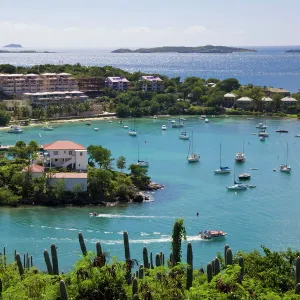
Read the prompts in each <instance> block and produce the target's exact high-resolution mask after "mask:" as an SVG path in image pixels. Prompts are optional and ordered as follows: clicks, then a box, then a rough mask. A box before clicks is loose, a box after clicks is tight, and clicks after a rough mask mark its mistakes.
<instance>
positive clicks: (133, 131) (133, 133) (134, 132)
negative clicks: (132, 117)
mask: <svg viewBox="0 0 300 300" xmlns="http://www.w3.org/2000/svg"><path fill="white" fill-rule="evenodd" d="M128 134H129V135H130V136H137V132H136V131H135V130H133V129H131V130H129V132H128Z"/></svg>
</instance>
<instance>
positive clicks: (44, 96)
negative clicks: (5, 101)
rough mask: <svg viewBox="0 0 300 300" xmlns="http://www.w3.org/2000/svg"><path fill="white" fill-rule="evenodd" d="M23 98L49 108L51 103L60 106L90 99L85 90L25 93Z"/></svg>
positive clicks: (35, 105) (38, 105)
mask: <svg viewBox="0 0 300 300" xmlns="http://www.w3.org/2000/svg"><path fill="white" fill-rule="evenodd" d="M23 98H24V99H25V100H30V103H31V105H32V107H33V108H34V107H43V108H44V109H46V110H47V108H48V106H49V105H56V106H59V105H61V104H75V103H82V102H85V101H86V100H88V99H89V98H88V96H86V95H85V94H84V93H83V92H80V91H71V92H44V93H24V94H23Z"/></svg>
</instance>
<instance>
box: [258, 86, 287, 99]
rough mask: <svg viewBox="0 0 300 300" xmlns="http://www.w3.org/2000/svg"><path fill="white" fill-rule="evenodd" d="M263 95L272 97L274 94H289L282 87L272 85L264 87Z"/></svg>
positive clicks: (284, 95)
mask: <svg viewBox="0 0 300 300" xmlns="http://www.w3.org/2000/svg"><path fill="white" fill-rule="evenodd" d="M264 92H265V95H266V96H267V97H272V96H274V95H280V96H282V97H287V96H290V94H291V93H290V92H289V91H288V90H286V89H283V88H273V87H266V88H265V89H264Z"/></svg>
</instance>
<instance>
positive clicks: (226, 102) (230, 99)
mask: <svg viewBox="0 0 300 300" xmlns="http://www.w3.org/2000/svg"><path fill="white" fill-rule="evenodd" d="M235 99H236V95H235V94H232V93H227V94H225V95H224V98H223V101H222V106H223V107H227V108H231V107H233V105H234V103H235Z"/></svg>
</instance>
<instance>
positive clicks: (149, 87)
mask: <svg viewBox="0 0 300 300" xmlns="http://www.w3.org/2000/svg"><path fill="white" fill-rule="evenodd" d="M139 81H140V82H142V90H143V91H145V92H146V91H152V92H163V90H164V82H163V80H162V79H160V78H159V77H158V76H142V77H141V78H140V80H139Z"/></svg>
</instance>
